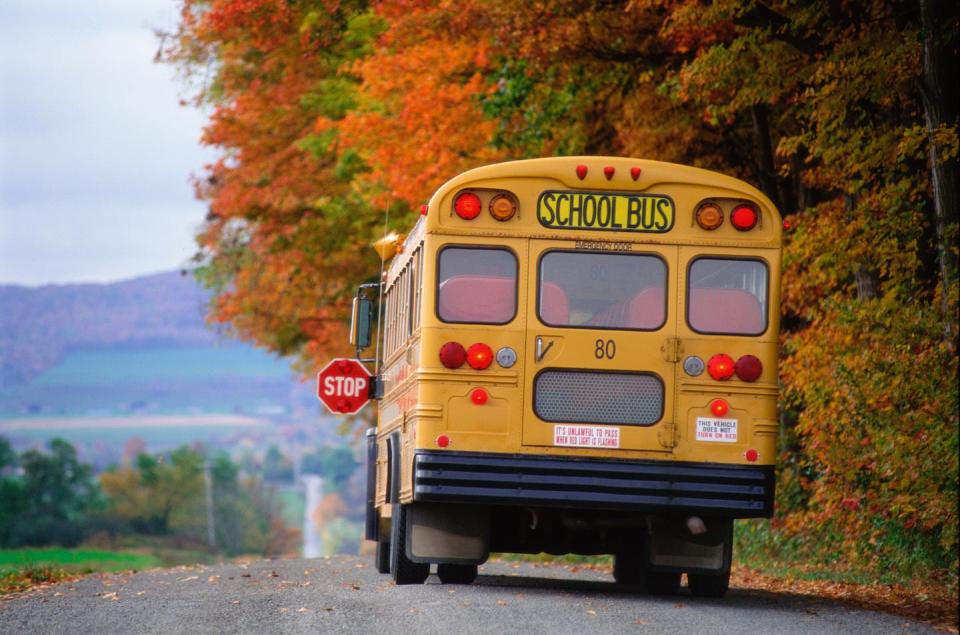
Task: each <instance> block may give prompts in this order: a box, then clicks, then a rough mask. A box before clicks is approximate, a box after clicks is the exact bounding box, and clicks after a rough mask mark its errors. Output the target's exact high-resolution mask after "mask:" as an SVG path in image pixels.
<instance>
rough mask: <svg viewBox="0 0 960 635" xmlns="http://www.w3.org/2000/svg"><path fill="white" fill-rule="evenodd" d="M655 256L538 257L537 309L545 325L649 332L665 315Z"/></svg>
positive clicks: (662, 274)
mask: <svg viewBox="0 0 960 635" xmlns="http://www.w3.org/2000/svg"><path fill="white" fill-rule="evenodd" d="M666 283H667V265H666V264H665V263H664V262H663V260H661V259H660V258H659V257H657V256H651V255H643V254H600V253H592V252H576V251H551V252H547V253H546V254H544V256H543V257H542V258H541V259H540V280H539V288H538V294H537V313H538V315H539V316H540V320H541V321H542V322H543V323H544V324H547V325H549V326H566V327H574V328H591V329H628V330H638V331H654V330H657V329H659V328H660V327H661V326H663V324H664V322H665V321H666V315H667V292H666V286H667V284H666Z"/></svg>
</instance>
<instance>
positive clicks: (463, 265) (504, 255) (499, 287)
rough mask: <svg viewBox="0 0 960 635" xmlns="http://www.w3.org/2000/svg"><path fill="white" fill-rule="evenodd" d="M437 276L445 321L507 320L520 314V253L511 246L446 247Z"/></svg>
mask: <svg viewBox="0 0 960 635" xmlns="http://www.w3.org/2000/svg"><path fill="white" fill-rule="evenodd" d="M437 280H438V285H437V317H439V318H440V319H441V320H442V321H444V322H464V323H469V324H506V323H507V322H510V321H511V320H513V318H514V316H515V315H516V314H517V257H516V256H515V255H514V254H513V252H512V251H510V250H509V249H502V248H485V247H446V248H444V249H443V250H441V251H440V259H439V263H438V267H437Z"/></svg>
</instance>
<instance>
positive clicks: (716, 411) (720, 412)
mask: <svg viewBox="0 0 960 635" xmlns="http://www.w3.org/2000/svg"><path fill="white" fill-rule="evenodd" d="M710 412H712V413H713V416H714V417H723V416H725V415H726V414H727V413H728V412H730V404H728V403H727V402H726V401H724V400H723V399H714V400H713V401H711V402H710Z"/></svg>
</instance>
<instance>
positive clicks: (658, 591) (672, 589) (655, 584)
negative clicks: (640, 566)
mask: <svg viewBox="0 0 960 635" xmlns="http://www.w3.org/2000/svg"><path fill="white" fill-rule="evenodd" d="M682 575H683V574H682V573H663V572H660V571H644V572H643V586H644V589H645V590H646V592H647V593H648V594H650V595H676V594H677V593H678V592H679V591H680V577H681V576H682Z"/></svg>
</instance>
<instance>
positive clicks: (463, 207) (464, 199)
mask: <svg viewBox="0 0 960 635" xmlns="http://www.w3.org/2000/svg"><path fill="white" fill-rule="evenodd" d="M480 208H481V205H480V197H479V196H477V195H476V194H474V193H473V192H461V193H460V194H457V198H455V199H454V200H453V211H455V212H456V213H457V216H459V217H460V218H462V219H463V220H473V219H474V218H476V217H477V215H479V214H480Z"/></svg>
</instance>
